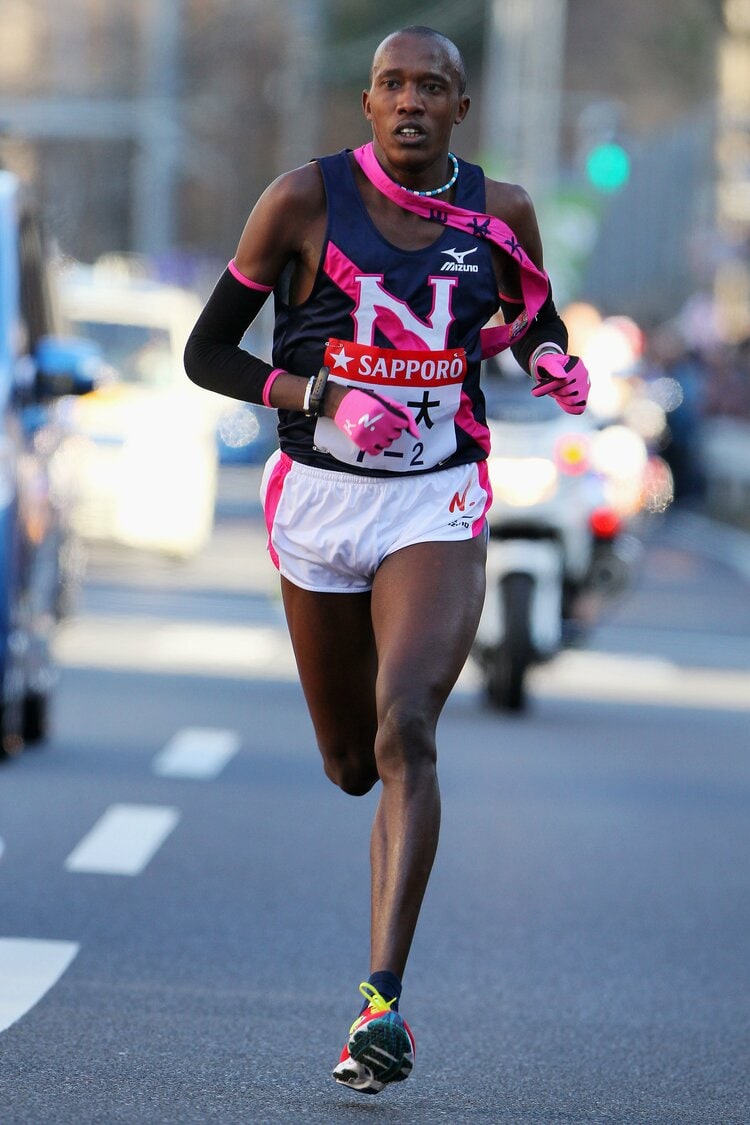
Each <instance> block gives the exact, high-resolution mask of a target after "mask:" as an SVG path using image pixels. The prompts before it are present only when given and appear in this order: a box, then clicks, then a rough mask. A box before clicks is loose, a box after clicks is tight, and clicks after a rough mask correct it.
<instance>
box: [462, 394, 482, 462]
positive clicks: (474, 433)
mask: <svg viewBox="0 0 750 1125" xmlns="http://www.w3.org/2000/svg"><path fill="white" fill-rule="evenodd" d="M456 425H457V426H460V427H461V429H462V430H463V431H464V433H466V434H468V435H469V437H470V438H471V439H472V440H473V441H475V442H476V443H477V445H478V446H479V447H480V449H483V450H484V451H485V452H486V453H489V451H490V431H489V430H488V429H487V427H486V426H482V425H481V424H480V423H479V422H477V420H476V418H475V417H474V411H473V409H472V402H471V399H470V398H469V396H468V395H467V393H466V391H461V405H460V406H459V408H458V412H457V413H456Z"/></svg>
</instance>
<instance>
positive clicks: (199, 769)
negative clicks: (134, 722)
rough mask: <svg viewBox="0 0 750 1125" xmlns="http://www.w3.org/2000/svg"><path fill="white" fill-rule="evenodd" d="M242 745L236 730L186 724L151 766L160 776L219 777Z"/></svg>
mask: <svg viewBox="0 0 750 1125" xmlns="http://www.w3.org/2000/svg"><path fill="white" fill-rule="evenodd" d="M239 748H240V736H239V735H238V734H237V732H236V731H233V730H218V729H213V728H210V727H185V728H184V730H180V731H178V732H177V734H175V735H174V737H173V738H171V739H170V740H169V742H168V743H167V745H166V746H165V747H164V749H163V750H160V751H159V753H158V754H157V755H156V757H155V758H154V761H153V763H152V767H151V768H152V769H153V771H154V773H155V774H157V775H158V776H159V777H189V778H210V777H217V776H218V774H220V773H221V771H222V770H223V769H224V767H225V766H226V764H227V762H229V761H230V760H231V759H232V758H233V757H234V755H235V754H236V753H237V751H238V750H239Z"/></svg>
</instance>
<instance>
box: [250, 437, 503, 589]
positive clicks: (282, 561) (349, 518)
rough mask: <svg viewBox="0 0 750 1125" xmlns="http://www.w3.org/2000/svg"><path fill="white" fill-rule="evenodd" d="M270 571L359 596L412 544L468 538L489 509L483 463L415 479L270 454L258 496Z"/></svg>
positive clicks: (302, 583) (475, 532) (298, 582)
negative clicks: (315, 464) (389, 560)
mask: <svg viewBox="0 0 750 1125" xmlns="http://www.w3.org/2000/svg"><path fill="white" fill-rule="evenodd" d="M260 497H261V502H262V504H263V510H264V513H265V517H266V526H267V528H268V550H269V553H270V555H271V558H272V560H273V562H274V565H275V566H276V567H277V569H278V570H279V571H280V573H281V574H283V575H284V577H285V578H288V579H289V581H290V582H293V583H294V585H295V586H300V587H301V588H302V589H303V590H314V591H318V592H320V593H342V594H346V593H364V592H365V591H367V590H370V589H372V580H373V577H374V575H375V571H376V570H377V569H378V567H379V566H380V564H381V563H382V561H383V559H385V558H386V557H387V556H388V555H392V554H393V552H394V551H398V550H400V549H401V548H402V547H408V546H411V545H412V544H413V543H428V542H435V541H451V540H460V539H472V538H474V537H475V536H476V535H480V534H482V533H483V532H484V530H485V526H486V525H485V515H486V513H487V509H488V508H489V506H490V502H491V499H492V494H491V491H490V485H489V478H488V474H487V463H486V461H479V462H477V463H472V464H470V465H457V466H454V467H453V468H449V469H437V470H436V471H435V472H431V473H424V474H421V475H419V476H409V477H405V476H397V477H361V476H355V475H354V474H352V473H339V472H336V471H332V470H329V469H316V468H311V467H310V466H309V465H301V464H299V462H297V461H292V460H291V458H290V457H288V456H287V455H286V454H285V453H282V452H281V451H280V450H276V452H275V453H273V454H272V455H271V457H270V458H269V459H268V461H267V462H266V466H265V469H264V471H263V480H262V483H261V491H260Z"/></svg>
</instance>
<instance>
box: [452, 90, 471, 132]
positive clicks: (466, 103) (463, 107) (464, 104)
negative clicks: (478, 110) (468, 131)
mask: <svg viewBox="0 0 750 1125" xmlns="http://www.w3.org/2000/svg"><path fill="white" fill-rule="evenodd" d="M470 106H471V98H470V97H469V95H468V94H462V95H461V98H460V99H459V103H458V110H457V112H456V116H455V118H454V119H453V124H454V125H460V124H461V122H462V121H464V120H465V119H466V114H467V113H468V112H469V107H470Z"/></svg>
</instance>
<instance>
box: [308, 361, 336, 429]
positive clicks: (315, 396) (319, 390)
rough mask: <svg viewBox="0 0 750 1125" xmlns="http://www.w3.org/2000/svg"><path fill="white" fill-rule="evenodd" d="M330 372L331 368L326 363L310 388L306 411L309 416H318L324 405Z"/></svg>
mask: <svg viewBox="0 0 750 1125" xmlns="http://www.w3.org/2000/svg"><path fill="white" fill-rule="evenodd" d="M330 373H331V372H330V368H328V367H326V366H325V364H324V365H323V367H321V369H320V371H319V372H318V374H317V375H316V376H315V381H314V383H313V385H312V388H311V390H310V398H309V403H308V407H307V410H306V411H305V413H306V415H307V417H308V418H317V417H318V416H319V414H320V409H321V407H322V405H323V396H324V394H325V393H326V383H327V382H328V376H329V375H330Z"/></svg>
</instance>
